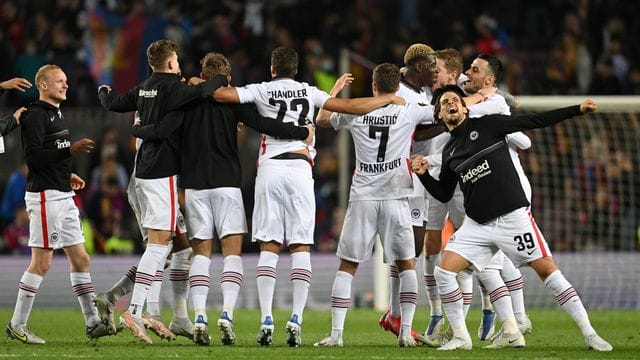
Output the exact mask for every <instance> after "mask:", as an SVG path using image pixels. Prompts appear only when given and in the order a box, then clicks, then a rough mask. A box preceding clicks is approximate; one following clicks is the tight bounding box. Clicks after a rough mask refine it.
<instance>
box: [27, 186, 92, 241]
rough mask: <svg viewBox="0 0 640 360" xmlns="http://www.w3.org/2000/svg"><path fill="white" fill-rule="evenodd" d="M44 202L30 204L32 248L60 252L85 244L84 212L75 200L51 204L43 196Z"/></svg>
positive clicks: (41, 194) (41, 196) (51, 202)
mask: <svg viewBox="0 0 640 360" xmlns="http://www.w3.org/2000/svg"><path fill="white" fill-rule="evenodd" d="M40 199H41V200H40V201H33V200H26V209H27V213H28V214H29V246H30V247H37V248H43V249H60V248H64V247H69V246H72V245H76V244H82V243H84V234H83V232H82V226H81V225H80V211H78V207H77V206H76V204H75V202H74V201H73V198H71V197H68V198H64V199H58V200H52V201H48V200H47V199H46V196H45V193H44V192H41V193H40Z"/></svg>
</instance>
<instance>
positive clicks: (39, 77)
mask: <svg viewBox="0 0 640 360" xmlns="http://www.w3.org/2000/svg"><path fill="white" fill-rule="evenodd" d="M53 70H62V68H61V67H60V66H58V65H54V64H47V65H43V66H41V67H40V69H38V72H37V73H36V78H35V81H36V87H37V88H38V89H40V82H42V81H46V80H47V75H48V74H49V72H51V71H53Z"/></svg>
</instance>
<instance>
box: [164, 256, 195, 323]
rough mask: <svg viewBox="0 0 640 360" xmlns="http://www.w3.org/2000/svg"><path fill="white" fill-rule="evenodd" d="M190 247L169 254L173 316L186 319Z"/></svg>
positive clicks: (187, 315) (187, 316)
mask: <svg viewBox="0 0 640 360" xmlns="http://www.w3.org/2000/svg"><path fill="white" fill-rule="evenodd" d="M192 256H193V250H191V248H190V247H189V248H186V249H182V250H180V251H176V252H174V253H173V256H171V267H170V268H169V281H171V290H172V295H173V318H174V319H188V318H189V314H188V313H187V297H188V294H189V270H190V269H191V257H192Z"/></svg>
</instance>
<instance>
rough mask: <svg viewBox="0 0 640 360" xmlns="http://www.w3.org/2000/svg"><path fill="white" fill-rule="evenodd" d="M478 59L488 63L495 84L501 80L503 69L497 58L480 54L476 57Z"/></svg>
mask: <svg viewBox="0 0 640 360" xmlns="http://www.w3.org/2000/svg"><path fill="white" fill-rule="evenodd" d="M478 59H482V60H484V61H486V62H488V63H489V70H490V71H491V73H492V74H493V77H495V78H496V84H497V83H498V82H499V81H500V80H501V79H502V73H503V72H504V67H503V66H502V61H500V59H498V58H497V57H495V56H493V55H489V54H480V55H478Z"/></svg>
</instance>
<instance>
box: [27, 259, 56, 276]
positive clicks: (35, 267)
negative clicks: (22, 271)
mask: <svg viewBox="0 0 640 360" xmlns="http://www.w3.org/2000/svg"><path fill="white" fill-rule="evenodd" d="M51 261H52V259H37V260H36V259H32V260H31V263H30V264H29V267H28V268H27V271H28V272H30V273H32V274H36V275H40V276H45V275H46V274H47V273H48V272H49V268H51Z"/></svg>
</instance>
